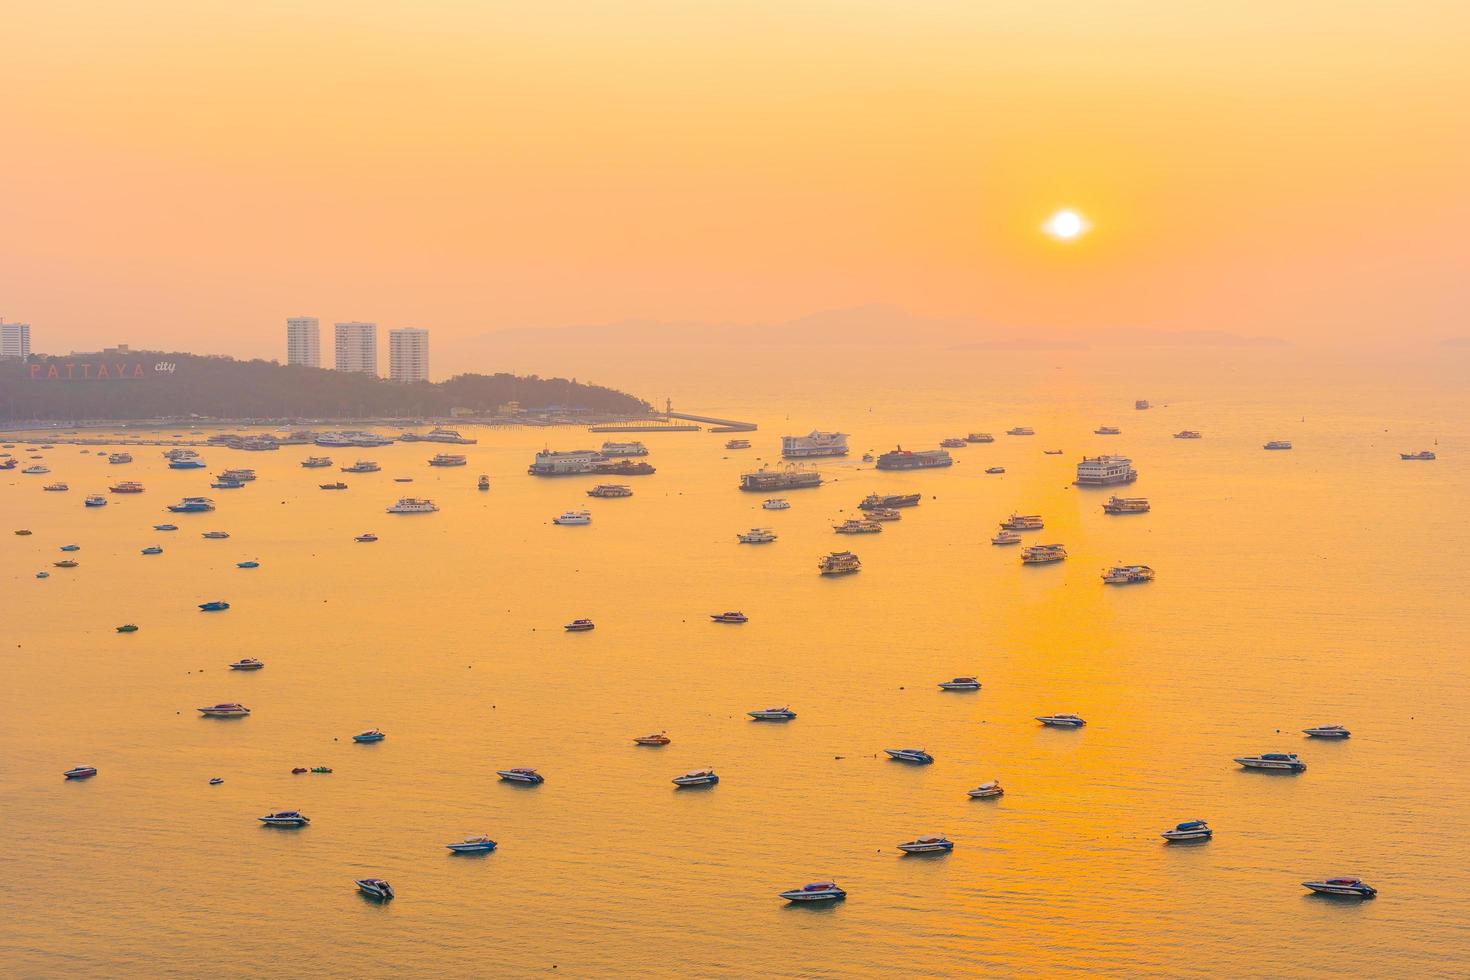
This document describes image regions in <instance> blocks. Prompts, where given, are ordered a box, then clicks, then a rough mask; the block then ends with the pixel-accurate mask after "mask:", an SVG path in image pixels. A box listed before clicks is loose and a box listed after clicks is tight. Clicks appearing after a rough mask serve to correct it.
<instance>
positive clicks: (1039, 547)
mask: <svg viewBox="0 0 1470 980" xmlns="http://www.w3.org/2000/svg"><path fill="white" fill-rule="evenodd" d="M1066 559H1067V549H1066V548H1065V547H1063V546H1062V545H1059V544H1033V545H1031V546H1030V547H1027V548H1022V549H1021V562H1022V564H1025V565H1045V564H1049V563H1051V562H1057V561H1066Z"/></svg>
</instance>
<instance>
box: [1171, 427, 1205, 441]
mask: <svg viewBox="0 0 1470 980" xmlns="http://www.w3.org/2000/svg"><path fill="white" fill-rule="evenodd" d="M1174 438H1175V439H1203V438H1204V436H1203V435H1201V434H1200V432H1199V430H1197V429H1180V430H1179V431H1178V432H1176V433H1174Z"/></svg>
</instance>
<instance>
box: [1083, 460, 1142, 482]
mask: <svg viewBox="0 0 1470 980" xmlns="http://www.w3.org/2000/svg"><path fill="white" fill-rule="evenodd" d="M1136 479H1138V471H1137V470H1135V469H1134V468H1133V460H1131V459H1129V458H1128V457H1127V456H1084V457H1082V462H1080V463H1078V464H1077V479H1076V480H1075V481H1074V482H1075V483H1076V484H1077V486H1079V487H1106V486H1111V485H1112V484H1116V483H1132V482H1133V481H1134V480H1136Z"/></svg>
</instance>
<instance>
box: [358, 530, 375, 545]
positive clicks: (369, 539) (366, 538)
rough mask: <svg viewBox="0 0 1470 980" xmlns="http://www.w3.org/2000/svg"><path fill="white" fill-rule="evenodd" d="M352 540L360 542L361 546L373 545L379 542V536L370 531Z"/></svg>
mask: <svg viewBox="0 0 1470 980" xmlns="http://www.w3.org/2000/svg"><path fill="white" fill-rule="evenodd" d="M352 540H354V541H357V542H359V543H361V544H372V543H373V542H374V541H376V540H378V536H377V535H376V534H374V533H372V532H371V531H369V532H368V533H366V534H359V535H358V536H357V537H355V538H353V539H352Z"/></svg>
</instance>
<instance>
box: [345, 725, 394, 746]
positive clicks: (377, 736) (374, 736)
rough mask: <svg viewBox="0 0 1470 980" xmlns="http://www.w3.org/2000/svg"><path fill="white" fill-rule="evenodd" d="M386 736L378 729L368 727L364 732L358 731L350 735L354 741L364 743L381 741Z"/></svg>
mask: <svg viewBox="0 0 1470 980" xmlns="http://www.w3.org/2000/svg"><path fill="white" fill-rule="evenodd" d="M387 737H388V736H387V735H385V734H384V733H383V732H380V731H379V730H378V729H376V728H369V729H368V730H367V731H365V732H358V733H357V734H356V735H354V736H352V740H353V741H354V742H358V743H363V744H366V743H369V742H381V741H382V740H383V739H385V738H387Z"/></svg>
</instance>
